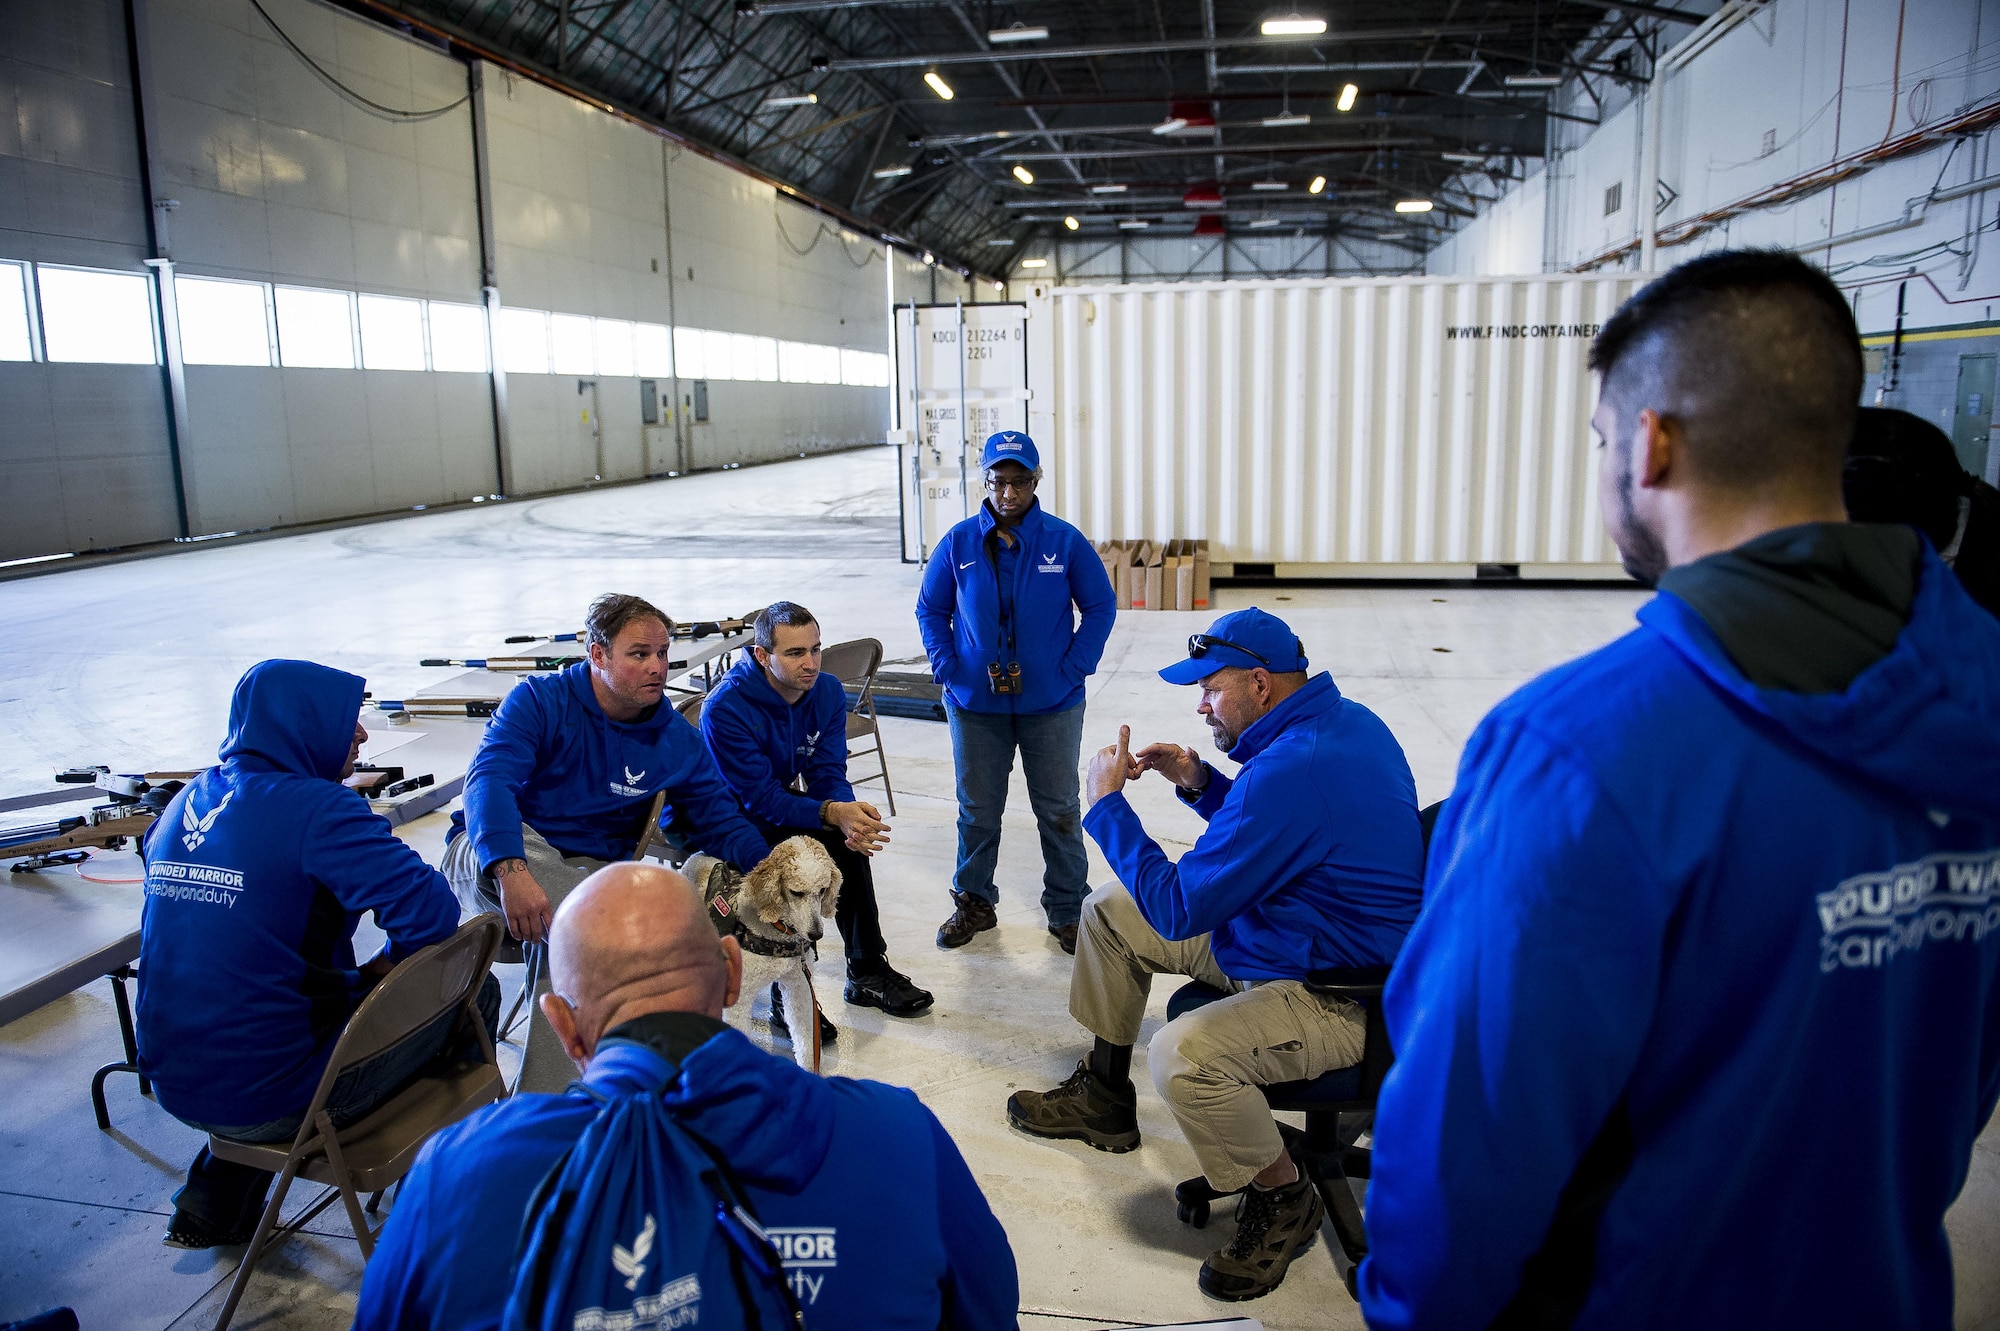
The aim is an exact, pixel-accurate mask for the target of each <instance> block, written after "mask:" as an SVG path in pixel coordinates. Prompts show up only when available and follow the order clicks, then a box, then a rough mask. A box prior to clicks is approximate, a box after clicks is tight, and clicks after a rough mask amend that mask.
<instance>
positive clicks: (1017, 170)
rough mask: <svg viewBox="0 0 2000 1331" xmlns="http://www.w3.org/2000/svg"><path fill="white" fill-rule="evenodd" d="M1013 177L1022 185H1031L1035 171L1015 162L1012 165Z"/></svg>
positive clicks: (1033, 181)
mask: <svg viewBox="0 0 2000 1331" xmlns="http://www.w3.org/2000/svg"><path fill="white" fill-rule="evenodd" d="M1014 179H1016V180H1018V181H1020V182H1021V183H1022V184H1023V185H1032V184H1034V183H1035V173H1034V172H1032V171H1030V170H1029V169H1028V168H1027V167H1025V166H1022V165H1020V164H1019V163H1016V164H1015V166H1014Z"/></svg>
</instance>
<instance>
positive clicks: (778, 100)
mask: <svg viewBox="0 0 2000 1331" xmlns="http://www.w3.org/2000/svg"><path fill="white" fill-rule="evenodd" d="M818 105H819V94H818V93H816V92H802V93H797V94H794V95H791V96H787V97H766V98H765V99H764V109H765V110H767V111H769V110H774V109H776V108H777V107H780V106H818Z"/></svg>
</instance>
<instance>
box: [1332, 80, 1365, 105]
mask: <svg viewBox="0 0 2000 1331" xmlns="http://www.w3.org/2000/svg"><path fill="white" fill-rule="evenodd" d="M1360 95H1361V89H1359V88H1357V87H1355V86H1354V85H1353V84H1352V83H1349V84H1346V85H1344V86H1343V87H1342V88H1341V90H1340V100H1339V101H1337V102H1335V103H1334V104H1333V109H1334V110H1336V111H1352V110H1353V109H1354V99H1355V98H1357V97H1359V96H1360Z"/></svg>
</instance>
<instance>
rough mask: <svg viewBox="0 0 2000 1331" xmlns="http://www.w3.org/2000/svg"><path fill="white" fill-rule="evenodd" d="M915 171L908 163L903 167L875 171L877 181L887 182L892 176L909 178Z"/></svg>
mask: <svg viewBox="0 0 2000 1331" xmlns="http://www.w3.org/2000/svg"><path fill="white" fill-rule="evenodd" d="M915 169H916V168H914V167H912V166H911V165H910V164H909V163H908V162H905V163H903V164H902V165H901V166H884V167H878V168H877V169H876V171H875V179H877V180H887V179H889V178H890V177H891V176H907V175H909V174H910V172H911V171H913V170H915Z"/></svg>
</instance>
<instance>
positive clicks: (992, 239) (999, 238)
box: [986, 236, 1014, 245]
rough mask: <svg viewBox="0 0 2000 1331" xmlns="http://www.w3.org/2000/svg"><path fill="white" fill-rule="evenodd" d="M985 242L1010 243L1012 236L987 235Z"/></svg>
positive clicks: (994, 243)
mask: <svg viewBox="0 0 2000 1331" xmlns="http://www.w3.org/2000/svg"><path fill="white" fill-rule="evenodd" d="M986 243H987V244H988V245H1012V244H1013V243H1014V238H1013V237H1012V236H988V237H987V238H986Z"/></svg>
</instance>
